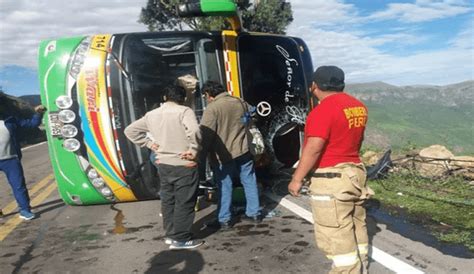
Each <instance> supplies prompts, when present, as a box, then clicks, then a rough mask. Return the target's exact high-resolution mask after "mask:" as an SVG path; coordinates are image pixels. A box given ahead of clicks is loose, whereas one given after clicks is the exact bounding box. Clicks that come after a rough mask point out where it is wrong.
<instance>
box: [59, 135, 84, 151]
mask: <svg viewBox="0 0 474 274" xmlns="http://www.w3.org/2000/svg"><path fill="white" fill-rule="evenodd" d="M63 148H64V149H65V150H67V151H69V152H74V151H78V150H79V148H81V143H80V142H79V141H78V140H76V139H74V138H69V139H66V140H64V143H63Z"/></svg>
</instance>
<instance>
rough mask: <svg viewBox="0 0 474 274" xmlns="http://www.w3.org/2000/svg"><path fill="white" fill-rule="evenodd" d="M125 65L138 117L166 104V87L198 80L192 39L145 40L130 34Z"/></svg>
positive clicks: (126, 47) (125, 50)
mask: <svg viewBox="0 0 474 274" xmlns="http://www.w3.org/2000/svg"><path fill="white" fill-rule="evenodd" d="M124 64H125V66H126V69H127V71H128V73H129V74H130V77H131V83H132V87H131V89H132V97H133V98H131V99H132V101H133V104H134V108H135V111H136V116H137V117H141V116H143V115H144V114H145V113H146V112H147V111H150V110H151V109H153V108H154V107H156V106H159V105H160V103H162V102H163V90H164V88H165V87H166V86H168V85H174V84H176V83H177V80H178V78H180V77H183V76H189V77H196V76H195V75H196V69H195V67H196V60H195V52H194V47H193V43H192V40H191V39H189V38H146V39H144V38H143V39H141V38H140V37H137V36H135V35H130V36H129V37H128V39H127V40H126V44H125V47H124ZM190 107H193V106H190Z"/></svg>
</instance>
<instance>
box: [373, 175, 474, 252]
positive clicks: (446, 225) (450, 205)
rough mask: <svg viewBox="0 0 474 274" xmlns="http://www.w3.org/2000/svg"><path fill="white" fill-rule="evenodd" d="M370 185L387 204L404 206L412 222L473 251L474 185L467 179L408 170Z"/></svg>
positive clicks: (441, 238)
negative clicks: (427, 175)
mask: <svg viewBox="0 0 474 274" xmlns="http://www.w3.org/2000/svg"><path fill="white" fill-rule="evenodd" d="M369 185H370V187H371V188H372V189H374V191H375V192H376V194H375V196H374V198H375V199H378V200H380V201H381V202H382V204H383V205H384V207H387V208H389V209H390V208H398V209H402V211H405V212H406V213H407V214H408V218H409V220H410V221H411V222H414V223H418V224H421V225H423V226H425V227H427V228H428V229H429V230H430V231H431V233H432V234H433V235H434V236H435V237H436V238H438V239H439V240H441V241H443V242H447V243H453V244H462V245H464V246H466V247H467V248H468V249H469V250H471V251H474V188H473V186H471V185H469V183H468V182H467V181H465V180H463V179H462V178H459V177H452V178H446V179H443V180H430V179H426V178H421V177H420V176H418V175H416V174H413V173H408V172H407V173H399V174H390V175H389V176H388V177H387V178H385V179H383V180H376V181H371V182H369ZM391 213H392V214H397V210H393V212H391Z"/></svg>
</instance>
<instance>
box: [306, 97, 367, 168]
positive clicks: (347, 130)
mask: <svg viewBox="0 0 474 274" xmlns="http://www.w3.org/2000/svg"><path fill="white" fill-rule="evenodd" d="M366 123H367V108H366V107H365V105H364V104H363V103H362V102H360V101H359V100H357V99H356V98H354V97H352V96H350V95H349V94H347V93H344V92H341V93H336V94H333V95H330V96H328V97H326V98H324V99H323V100H322V101H321V102H320V104H319V105H318V106H316V107H315V108H314V109H313V110H312V111H311V112H310V114H309V115H308V119H307V120H306V128H305V144H306V141H307V140H308V137H320V138H323V139H324V140H326V146H325V148H324V150H323V152H322V155H321V158H320V161H319V162H318V163H316V166H315V168H318V167H319V168H323V167H331V166H335V165H337V164H339V163H347V162H352V163H360V158H359V149H360V146H361V144H362V139H363V137H364V130H365V124H366Z"/></svg>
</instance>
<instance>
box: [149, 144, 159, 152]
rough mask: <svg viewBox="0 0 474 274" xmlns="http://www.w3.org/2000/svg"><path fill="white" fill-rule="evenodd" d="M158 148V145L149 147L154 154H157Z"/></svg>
mask: <svg viewBox="0 0 474 274" xmlns="http://www.w3.org/2000/svg"><path fill="white" fill-rule="evenodd" d="M159 147H160V146H159V145H157V144H153V145H151V147H150V149H151V150H153V151H154V152H155V153H157V152H158V148H159Z"/></svg>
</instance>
